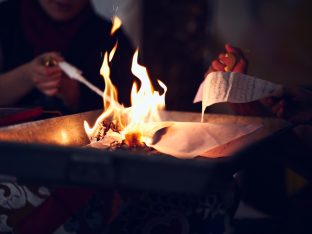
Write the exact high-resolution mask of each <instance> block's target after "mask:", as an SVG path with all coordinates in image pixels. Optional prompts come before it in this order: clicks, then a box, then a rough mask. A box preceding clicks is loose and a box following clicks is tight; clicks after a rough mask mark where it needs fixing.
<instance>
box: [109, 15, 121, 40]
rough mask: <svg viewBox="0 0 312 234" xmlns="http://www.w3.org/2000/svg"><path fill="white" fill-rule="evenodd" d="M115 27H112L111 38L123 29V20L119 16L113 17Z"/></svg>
mask: <svg viewBox="0 0 312 234" xmlns="http://www.w3.org/2000/svg"><path fill="white" fill-rule="evenodd" d="M112 21H113V26H112V29H111V33H110V34H111V36H112V35H114V33H115V32H116V31H117V30H118V29H119V28H120V27H121V25H122V22H121V19H120V18H119V17H118V16H114V17H113V20H112Z"/></svg>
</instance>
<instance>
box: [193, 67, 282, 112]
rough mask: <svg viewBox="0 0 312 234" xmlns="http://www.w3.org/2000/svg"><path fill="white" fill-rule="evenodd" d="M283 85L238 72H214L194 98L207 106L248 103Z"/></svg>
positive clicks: (203, 109) (204, 106)
mask: <svg viewBox="0 0 312 234" xmlns="http://www.w3.org/2000/svg"><path fill="white" fill-rule="evenodd" d="M281 87H282V86H281V85H277V84H274V83H272V82H269V81H265V80H262V79H258V78H256V77H252V76H248V75H244V74H241V73H236V72H212V73H209V74H208V75H207V77H206V78H205V80H204V81H203V83H202V84H201V85H200V87H199V89H198V91H197V94H196V96H195V99H194V103H195V102H200V101H202V112H204V111H205V109H206V107H208V106H210V105H212V104H215V103H220V102H232V103H246V102H252V101H255V100H259V99H262V98H265V97H268V96H270V95H271V94H272V93H273V92H274V91H276V90H278V89H280V88H281Z"/></svg>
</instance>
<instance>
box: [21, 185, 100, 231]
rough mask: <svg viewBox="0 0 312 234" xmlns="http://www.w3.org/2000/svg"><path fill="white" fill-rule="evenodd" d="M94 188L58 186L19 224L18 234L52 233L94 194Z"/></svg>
mask: <svg viewBox="0 0 312 234" xmlns="http://www.w3.org/2000/svg"><path fill="white" fill-rule="evenodd" d="M94 192H95V191H94V190H91V189H81V188H59V189H57V190H55V191H54V192H53V193H52V195H51V196H50V197H49V198H48V199H47V200H46V201H45V202H44V203H42V204H41V205H40V206H39V207H37V208H36V209H35V210H34V211H33V213H32V214H31V215H29V216H28V217H26V218H25V219H24V220H23V221H22V223H21V225H20V226H19V228H18V230H17V233H19V234H33V233H40V234H48V233H53V232H54V231H55V230H56V229H57V228H58V227H60V226H61V225H62V224H63V223H64V222H65V221H66V220H67V219H68V218H70V217H71V216H72V215H73V214H75V213H76V212H77V211H78V210H79V209H80V208H82V207H83V206H84V205H85V204H86V203H87V201H88V200H89V199H90V198H91V197H92V195H93V194H94Z"/></svg>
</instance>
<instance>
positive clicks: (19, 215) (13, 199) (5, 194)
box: [0, 183, 50, 233]
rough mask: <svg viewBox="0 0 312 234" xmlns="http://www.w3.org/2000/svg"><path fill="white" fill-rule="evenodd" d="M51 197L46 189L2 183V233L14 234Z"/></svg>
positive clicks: (0, 226) (0, 190)
mask: <svg viewBox="0 0 312 234" xmlns="http://www.w3.org/2000/svg"><path fill="white" fill-rule="evenodd" d="M49 195H50V190H49V189H48V188H46V187H38V186H21V185H18V184H16V183H0V233H10V232H12V231H13V227H16V226H18V224H19V223H20V221H21V220H22V219H23V218H24V217H25V216H27V215H29V214H30V213H31V212H32V211H33V210H34V209H35V208H36V207H38V206H39V205H40V204H41V203H43V202H44V201H45V199H46V198H48V197H49Z"/></svg>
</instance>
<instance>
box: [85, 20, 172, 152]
mask: <svg viewBox="0 0 312 234" xmlns="http://www.w3.org/2000/svg"><path fill="white" fill-rule="evenodd" d="M120 25H121V21H120V19H119V18H118V17H114V19H113V27H112V30H111V34H113V33H114V32H115V31H116V30H117V29H118V28H119V27H120ZM117 46H118V42H116V44H115V46H114V48H113V49H112V50H111V51H110V52H109V53H108V52H106V53H105V55H104V59H103V64H102V67H101V69H100V74H101V75H102V77H103V79H104V82H105V90H104V93H103V104H104V111H103V113H102V114H101V115H100V116H99V117H98V118H97V120H96V122H95V124H94V125H93V127H90V125H89V124H88V122H86V121H84V128H85V131H86V133H87V135H88V137H89V139H90V140H91V141H92V140H93V138H94V137H96V134H97V133H98V132H99V129H100V128H101V127H102V126H101V123H102V122H103V121H104V120H109V121H112V122H114V123H117V124H118V126H120V128H121V131H120V135H121V137H122V139H123V140H125V143H126V144H128V145H131V144H132V145H134V146H141V145H142V143H143V142H144V143H145V144H147V145H149V143H150V142H151V139H150V136H147V135H144V132H145V131H144V130H145V129H144V128H146V126H147V125H146V123H150V122H158V121H160V120H161V118H160V114H159V111H160V110H162V109H164V108H165V94H166V91H167V87H166V85H165V84H164V83H162V82H161V81H160V80H158V84H159V85H160V87H161V88H163V90H164V92H163V94H162V95H160V94H159V92H158V91H155V90H154V88H153V86H152V83H151V81H150V79H149V76H148V73H147V70H146V68H145V67H144V66H142V65H139V64H138V53H139V52H138V50H136V52H135V53H134V55H133V59H132V67H131V71H132V73H133V74H134V75H135V76H136V77H137V78H138V79H139V80H140V82H141V84H140V87H138V85H137V84H136V83H135V82H134V83H133V86H132V90H131V106H130V107H128V108H125V107H124V106H123V105H121V104H120V103H119V102H118V92H117V89H116V87H115V86H114V84H113V83H112V81H111V79H110V67H109V63H110V62H111V61H112V59H113V57H114V54H115V52H116V49H117ZM125 78H126V77H125ZM147 132H148V131H147Z"/></svg>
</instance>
